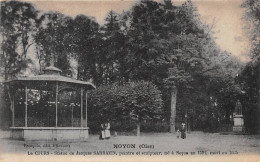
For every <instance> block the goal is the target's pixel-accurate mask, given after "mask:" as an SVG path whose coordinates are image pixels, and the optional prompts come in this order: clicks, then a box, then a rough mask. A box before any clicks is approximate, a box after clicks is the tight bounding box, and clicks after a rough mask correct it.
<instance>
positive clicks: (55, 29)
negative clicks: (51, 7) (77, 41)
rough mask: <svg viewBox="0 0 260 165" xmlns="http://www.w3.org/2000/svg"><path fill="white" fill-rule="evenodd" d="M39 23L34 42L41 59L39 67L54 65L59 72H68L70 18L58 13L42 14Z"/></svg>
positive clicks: (70, 50) (70, 51)
mask: <svg viewBox="0 0 260 165" xmlns="http://www.w3.org/2000/svg"><path fill="white" fill-rule="evenodd" d="M39 22H40V24H39V25H38V26H39V27H38V32H37V34H36V35H35V41H36V44H37V46H38V47H37V48H38V53H39V55H38V57H40V58H41V59H39V60H40V61H39V62H40V65H42V64H43V66H44V65H45V66H46V65H47V66H48V65H53V66H54V65H55V66H56V67H58V68H60V69H61V70H64V71H66V70H68V69H69V68H70V61H69V57H70V55H71V53H72V49H71V48H72V46H71V37H72V35H71V33H72V30H73V29H72V28H71V26H72V18H70V17H67V16H64V15H63V14H61V13H58V12H49V13H45V14H43V15H42V16H41V17H40V19H39ZM41 61H43V62H42V63H41Z"/></svg>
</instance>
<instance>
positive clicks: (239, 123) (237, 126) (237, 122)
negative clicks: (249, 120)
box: [233, 114, 245, 132]
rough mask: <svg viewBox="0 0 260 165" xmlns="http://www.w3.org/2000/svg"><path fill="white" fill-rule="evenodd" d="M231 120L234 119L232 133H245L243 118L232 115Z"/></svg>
mask: <svg viewBox="0 0 260 165" xmlns="http://www.w3.org/2000/svg"><path fill="white" fill-rule="evenodd" d="M233 119H234V126H233V132H244V131H245V127H244V116H243V115H236V114H234V116H233Z"/></svg>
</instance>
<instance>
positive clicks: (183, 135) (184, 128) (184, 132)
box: [181, 123, 186, 139]
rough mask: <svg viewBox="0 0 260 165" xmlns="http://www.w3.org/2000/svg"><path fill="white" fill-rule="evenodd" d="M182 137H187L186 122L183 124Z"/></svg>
mask: <svg viewBox="0 0 260 165" xmlns="http://www.w3.org/2000/svg"><path fill="white" fill-rule="evenodd" d="M181 138H182V139H186V127H185V123H182V124H181Z"/></svg>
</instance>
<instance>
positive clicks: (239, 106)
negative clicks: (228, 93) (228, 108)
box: [235, 100, 242, 115]
mask: <svg viewBox="0 0 260 165" xmlns="http://www.w3.org/2000/svg"><path fill="white" fill-rule="evenodd" d="M235 113H236V115H242V104H241V103H240V101H239V100H237V102H236V107H235Z"/></svg>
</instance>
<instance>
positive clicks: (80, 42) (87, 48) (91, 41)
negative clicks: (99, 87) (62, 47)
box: [72, 15, 103, 84]
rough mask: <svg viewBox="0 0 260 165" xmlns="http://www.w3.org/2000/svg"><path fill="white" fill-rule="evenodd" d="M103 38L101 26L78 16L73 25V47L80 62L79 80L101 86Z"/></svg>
mask: <svg viewBox="0 0 260 165" xmlns="http://www.w3.org/2000/svg"><path fill="white" fill-rule="evenodd" d="M102 43H103V42H102V38H101V35H100V34H99V24H98V23H97V22H96V21H95V20H94V19H93V18H91V17H87V16H85V15H77V16H76V17H75V19H74V23H73V33H72V46H73V47H74V52H75V56H76V59H77V62H78V79H81V80H90V79H92V80H93V81H94V83H96V84H100V81H101V80H100V77H101V75H102V68H101V63H100V54H101V51H100V49H101V46H102Z"/></svg>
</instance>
